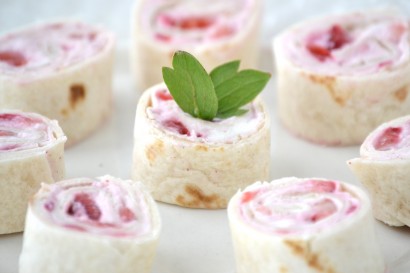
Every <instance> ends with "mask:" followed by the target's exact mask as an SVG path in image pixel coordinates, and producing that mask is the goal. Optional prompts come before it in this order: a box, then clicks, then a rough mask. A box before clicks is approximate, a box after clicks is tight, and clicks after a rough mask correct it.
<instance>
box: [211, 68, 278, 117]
mask: <svg viewBox="0 0 410 273" xmlns="http://www.w3.org/2000/svg"><path fill="white" fill-rule="evenodd" d="M270 77H271V75H270V74H269V73H265V72H261V71H258V70H253V69H247V70H242V71H240V72H238V73H237V74H236V75H235V76H234V77H232V78H231V79H229V80H227V81H225V82H223V83H221V84H220V85H218V86H217V87H216V88H215V92H216V93H217V94H218V95H217V96H218V114H219V113H220V114H223V113H225V112H230V111H233V110H234V109H239V108H240V107H241V106H243V105H245V104H247V103H249V102H251V101H252V100H253V99H255V98H256V96H257V95H258V94H259V93H260V92H261V91H262V90H263V88H264V87H265V86H266V84H267V83H268V81H269V79H270Z"/></svg>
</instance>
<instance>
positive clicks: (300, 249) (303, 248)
mask: <svg viewBox="0 0 410 273" xmlns="http://www.w3.org/2000/svg"><path fill="white" fill-rule="evenodd" d="M284 243H285V244H286V245H287V246H288V247H289V248H290V249H291V251H292V252H293V253H294V254H295V255H297V256H300V257H301V258H302V259H304V260H305V262H306V263H307V264H308V265H309V267H311V268H314V269H315V270H316V271H317V272H320V273H336V271H334V269H333V268H331V267H329V266H326V265H323V264H322V263H321V262H320V259H319V256H318V254H316V253H313V252H311V250H310V249H309V246H308V244H307V243H306V242H303V241H296V240H285V241H284Z"/></svg>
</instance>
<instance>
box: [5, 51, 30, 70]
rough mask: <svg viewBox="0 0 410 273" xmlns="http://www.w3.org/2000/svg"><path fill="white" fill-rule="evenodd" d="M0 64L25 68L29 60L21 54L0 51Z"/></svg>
mask: <svg viewBox="0 0 410 273" xmlns="http://www.w3.org/2000/svg"><path fill="white" fill-rule="evenodd" d="M0 62H5V63H8V64H9V65H12V66H23V65H25V64H26V63H27V59H26V57H24V55H23V54H22V53H20V52H17V51H12V50H7V51H0Z"/></svg>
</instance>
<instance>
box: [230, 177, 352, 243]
mask: <svg viewBox="0 0 410 273" xmlns="http://www.w3.org/2000/svg"><path fill="white" fill-rule="evenodd" d="M237 206H238V210H239V211H238V213H239V215H240V217H241V218H242V221H243V222H244V223H245V224H246V225H249V226H251V227H252V228H255V229H257V230H260V231H262V232H266V233H276V234H282V235H286V234H301V235H302V234H303V235H307V234H314V233H316V232H319V231H321V230H325V229H329V228H331V227H332V226H335V225H337V223H339V222H341V221H343V220H344V219H346V218H348V217H350V215H352V214H353V213H355V212H356V211H357V210H358V209H359V208H360V201H359V199H358V198H357V197H356V196H355V195H354V194H352V193H351V192H349V191H348V190H346V189H345V188H344V187H343V186H342V184H341V183H340V182H335V181H328V180H319V179H294V180H292V181H285V180H283V179H282V180H277V181H273V182H272V183H256V184H254V185H251V186H249V187H248V188H246V189H245V190H244V191H243V192H241V193H240V196H239V198H238V199H237Z"/></svg>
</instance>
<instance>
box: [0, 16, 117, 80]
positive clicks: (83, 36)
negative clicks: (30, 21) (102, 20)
mask: <svg viewBox="0 0 410 273" xmlns="http://www.w3.org/2000/svg"><path fill="white" fill-rule="evenodd" d="M110 39H112V38H111V34H109V33H107V32H104V31H102V30H101V29H99V28H96V27H93V26H89V25H86V24H83V23H81V22H71V21H69V22H55V23H49V24H44V25H38V26H35V27H31V28H27V29H23V30H20V31H16V32H12V33H9V34H7V35H4V36H2V37H1V38H0V74H7V75H13V76H15V77H18V76H20V77H24V78H26V77H28V76H32V77H39V76H42V75H44V74H48V73H52V72H56V71H59V70H61V69H64V68H66V67H69V66H72V65H75V64H77V63H81V62H84V61H85V60H87V59H89V58H90V57H92V56H94V55H96V54H98V53H99V52H101V51H102V50H103V49H104V47H105V46H106V45H107V44H108V42H109V40H110Z"/></svg>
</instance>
